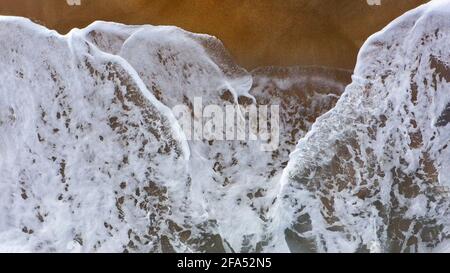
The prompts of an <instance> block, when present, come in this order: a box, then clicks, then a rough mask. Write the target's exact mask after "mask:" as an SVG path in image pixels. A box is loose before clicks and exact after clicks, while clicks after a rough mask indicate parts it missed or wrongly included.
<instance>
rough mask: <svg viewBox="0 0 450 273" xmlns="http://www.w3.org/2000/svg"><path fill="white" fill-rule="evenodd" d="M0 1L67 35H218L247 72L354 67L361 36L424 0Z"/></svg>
mask: <svg viewBox="0 0 450 273" xmlns="http://www.w3.org/2000/svg"><path fill="white" fill-rule="evenodd" d="M80 1H81V5H80V6H69V5H68V4H67V2H66V1H65V0H33V1H29V0H1V1H0V14H2V15H18V16H26V17H29V18H31V19H33V20H35V21H37V22H39V23H41V24H43V25H45V26H47V27H49V28H52V29H56V30H58V31H59V32H61V33H66V32H67V31H68V30H70V29H71V28H74V27H79V28H81V27H84V26H86V25H88V24H89V23H91V22H93V21H95V20H106V21H116V22H123V23H127V24H146V23H147V24H154V25H176V26H179V27H182V28H184V29H187V30H189V31H193V32H199V33H208V34H211V35H214V36H217V37H218V38H220V39H221V40H222V41H223V42H224V43H225V46H226V47H227V48H228V50H229V51H230V52H231V53H232V55H233V56H234V57H235V58H236V61H237V62H238V63H239V64H240V65H241V66H243V67H245V68H247V69H253V68H256V67H260V66H268V65H274V66H290V65H323V66H332V67H340V68H347V69H352V68H353V67H354V64H355V62H356V56H357V53H358V50H359V48H360V46H361V44H362V43H363V41H364V40H365V39H366V38H367V37H368V36H369V35H371V34H372V33H374V32H376V31H377V30H379V29H381V28H382V27H383V26H385V25H386V24H387V23H389V22H390V21H391V20H393V19H394V18H396V17H397V16H399V15H401V14H402V13H404V12H405V11H407V10H409V9H412V8H414V7H416V6H418V5H419V4H422V3H425V2H427V1H425V0H381V3H382V5H381V6H369V5H368V4H367V2H366V1H365V0H333V1H330V0H286V1H272V0H270V1H269V0H262V1H250V0H243V1H236V0H223V1H213V0H197V1H188V0H180V1H168V0H147V1H146V0H130V1H120V0H94V1H92V0H91V1H87V0H80Z"/></svg>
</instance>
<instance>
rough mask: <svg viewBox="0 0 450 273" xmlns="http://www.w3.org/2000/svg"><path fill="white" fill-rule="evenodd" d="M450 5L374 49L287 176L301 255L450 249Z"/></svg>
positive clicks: (409, 16) (292, 231)
mask: <svg viewBox="0 0 450 273" xmlns="http://www.w3.org/2000/svg"><path fill="white" fill-rule="evenodd" d="M449 15H450V1H447V0H442V1H431V2H430V3H428V4H426V5H423V6H421V7H419V8H417V9H415V10H413V11H410V12H408V13H406V14H405V15H404V16H402V17H400V18H399V19H397V20H395V21H394V22H392V23H391V24H390V25H388V26H387V27H386V28H385V29H383V30H382V31H381V32H379V33H377V34H375V35H373V36H372V37H371V38H369V40H368V41H367V42H366V43H365V45H364V46H363V48H362V49H361V51H360V54H359V56H358V62H357V66H356V69H355V72H354V75H353V82H352V84H350V85H349V86H348V87H347V88H346V90H345V92H344V94H343V95H342V97H341V98H340V100H339V101H338V103H337V105H336V107H335V108H333V110H331V111H330V112H328V113H327V114H325V115H323V116H322V117H320V118H319V119H318V121H317V122H316V123H315V124H314V125H313V126H312V129H311V131H310V132H309V133H308V134H307V135H306V137H305V138H303V139H301V140H300V141H299V143H298V145H297V148H296V150H295V152H294V153H293V154H292V155H291V160H290V162H289V165H288V167H287V168H286V170H285V171H284V175H283V178H282V182H281V183H282V184H283V186H282V193H281V194H280V196H281V198H282V200H280V203H279V204H278V206H279V207H278V212H279V215H280V216H279V217H280V220H279V221H280V222H283V223H289V224H288V225H287V229H286V236H287V242H288V244H289V246H290V249H291V250H292V251H319V252H366V251H372V252H379V251H381V252H429V251H448V248H447V247H446V246H447V245H448V238H449V237H450V230H449V228H450V222H449V219H450V217H449V212H450V211H449V209H450V206H449V205H450V202H449V201H450V199H449V195H448V193H449V185H450V184H449V176H448V169H449V167H450V161H449V156H450V154H449V153H450V150H449V149H448V143H449V141H450V134H449V130H448V129H449V127H448V123H449V122H450V119H449V109H450V107H449V105H450V95H449V92H448V90H449V88H450V83H449V82H450V63H449V60H450V52H449V50H448V48H447V44H448V43H449V41H450V22H449V20H448V18H449Z"/></svg>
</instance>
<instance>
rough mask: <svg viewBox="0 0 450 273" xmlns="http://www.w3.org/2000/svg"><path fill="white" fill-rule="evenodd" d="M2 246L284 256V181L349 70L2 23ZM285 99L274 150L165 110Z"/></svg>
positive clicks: (207, 43)
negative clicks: (222, 137) (278, 212)
mask: <svg viewBox="0 0 450 273" xmlns="http://www.w3.org/2000/svg"><path fill="white" fill-rule="evenodd" d="M0 37H1V38H2V41H3V42H2V43H1V45H0V63H1V69H0V76H1V78H2V83H1V84H0V97H1V99H0V132H1V133H0V155H1V156H0V172H1V174H2V176H1V178H0V200H1V201H0V251H40V252H47V251H57V252H66V251H74V252H92V251H100V252H105V251H107V252H117V251H125V252H129V251H132V252H149V251H150V252H172V251H177V252H205V251H209V252H222V251H239V252H250V251H288V250H289V249H288V246H287V244H286V241H285V239H284V229H280V228H279V227H283V226H282V225H280V223H278V222H276V221H274V219H275V218H274V211H273V204H274V203H276V200H277V196H278V193H279V189H280V183H279V177H280V175H281V172H282V170H283V168H284V167H285V166H286V164H287V161H288V154H289V153H290V151H291V150H292V149H293V148H294V147H295V143H296V140H297V139H298V138H300V137H302V136H303V135H304V134H305V133H306V132H307V131H308V130H309V127H310V125H311V124H312V123H313V122H314V120H315V118H316V117H318V116H320V115H321V114H323V113H325V112H326V111H328V110H329V109H331V108H332V107H333V106H334V104H335V103H336V101H337V99H338V97H339V95H340V94H341V92H342V91H343V87H344V86H345V85H346V84H347V82H348V76H349V74H348V72H346V71H334V70H331V69H324V68H290V69H277V68H266V69H260V70H257V71H255V72H253V73H248V72H247V71H245V70H244V69H242V68H240V67H239V66H237V65H236V64H234V63H233V61H232V60H231V57H230V56H229V54H228V53H227V51H226V50H225V49H224V47H223V45H222V44H221V43H220V41H218V40H217V39H215V38H214V37H211V36H208V35H199V34H192V33H189V32H186V31H184V30H181V29H179V28H175V27H156V26H125V25H120V24H114V23H106V22H97V23H94V24H92V25H91V26H89V27H87V28H86V29H81V30H79V29H74V30H72V31H71V32H70V33H69V34H67V35H64V36H63V35H59V34H58V33H56V32H54V31H50V30H47V29H46V28H44V27H41V26H38V25H36V24H34V23H32V22H30V21H29V20H26V19H23V18H15V17H2V18H1V19H0ZM195 97H201V98H202V99H203V102H204V103H205V104H217V105H220V106H222V107H225V106H227V105H234V106H239V107H243V106H244V105H248V104H280V105H281V110H280V111H281V127H282V130H283V131H284V133H282V135H281V136H280V149H279V150H277V151H273V152H263V151H260V150H259V145H260V144H261V142H260V141H245V140H244V141H212V142H211V141H206V140H197V141H195V140H190V139H188V138H187V137H186V135H185V132H184V131H183V130H182V128H181V126H180V124H179V123H178V121H177V119H176V117H175V115H174V113H173V112H172V111H171V109H172V107H174V106H176V105H178V104H185V105H187V106H188V107H189V109H190V111H193V109H192V104H193V99H194V98H195Z"/></svg>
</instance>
